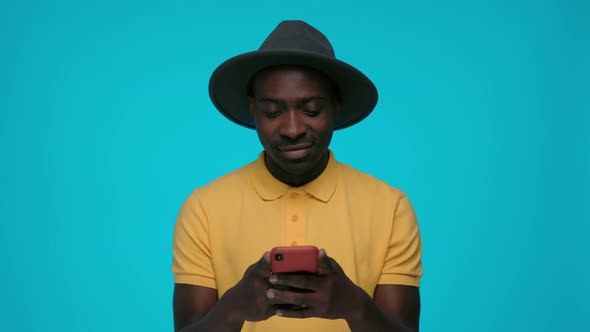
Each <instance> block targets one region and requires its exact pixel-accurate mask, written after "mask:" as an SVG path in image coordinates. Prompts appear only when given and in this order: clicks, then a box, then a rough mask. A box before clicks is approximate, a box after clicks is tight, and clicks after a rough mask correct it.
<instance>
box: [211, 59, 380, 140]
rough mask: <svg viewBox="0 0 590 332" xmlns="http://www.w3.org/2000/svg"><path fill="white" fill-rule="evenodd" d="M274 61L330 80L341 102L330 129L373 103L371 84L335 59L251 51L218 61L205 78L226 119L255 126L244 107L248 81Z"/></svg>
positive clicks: (356, 118)
mask: <svg viewBox="0 0 590 332" xmlns="http://www.w3.org/2000/svg"><path fill="white" fill-rule="evenodd" d="M277 65H301V66H305V67H310V68H313V69H315V70H318V71H320V72H322V73H324V74H325V75H327V76H328V77H330V78H331V79H332V80H333V81H334V83H335V84H336V85H337V86H338V89H339V92H340V100H341V103H342V105H341V111H340V112H339V113H338V115H337V117H336V123H335V125H334V129H343V128H346V127H350V126H352V125H354V124H356V123H358V122H359V121H361V120H363V119H364V118H366V117H367V116H368V115H369V114H370V113H371V112H372V111H373V109H374V108H375V105H376V104H377V99H378V93H377V89H376V88H375V85H374V84H373V82H371V80H369V78H368V77H367V76H365V75H364V74H363V73H361V72H360V71H359V70H358V69H356V68H354V67H353V66H351V65H349V64H347V63H346V62H343V61H340V60H338V59H334V58H330V57H325V56H322V55H318V54H315V53H310V52H298V51H292V50H271V51H254V52H249V53H244V54H241V55H238V56H235V57H233V58H231V59H229V60H227V61H226V62H224V63H222V64H221V65H220V66H219V67H217V69H216V70H215V72H213V74H212V75H211V79H210V80H209V97H210V98H211V101H212V102H213V104H214V105H215V107H216V108H217V109H218V110H219V111H220V112H221V113H222V114H223V115H224V116H225V117H227V118H228V119H229V120H231V121H233V122H235V123H237V124H239V125H242V126H244V127H247V128H252V129H255V128H256V124H255V123H254V119H253V118H252V116H251V115H250V113H249V111H248V96H247V84H248V81H249V80H250V78H251V77H252V76H253V75H254V74H255V73H257V72H258V71H260V70H262V69H264V68H268V67H272V66H277Z"/></svg>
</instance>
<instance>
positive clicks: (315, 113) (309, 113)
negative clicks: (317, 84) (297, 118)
mask: <svg viewBox="0 0 590 332" xmlns="http://www.w3.org/2000/svg"><path fill="white" fill-rule="evenodd" d="M320 112H321V111H320V110H311V109H308V110H304V111H303V113H305V115H307V116H311V117H314V116H317V115H318V114H320Z"/></svg>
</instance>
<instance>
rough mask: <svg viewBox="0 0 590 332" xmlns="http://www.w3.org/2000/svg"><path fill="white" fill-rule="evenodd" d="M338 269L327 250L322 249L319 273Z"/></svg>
mask: <svg viewBox="0 0 590 332" xmlns="http://www.w3.org/2000/svg"><path fill="white" fill-rule="evenodd" d="M335 271H336V269H335V268H334V266H333V265H332V259H330V257H328V254H327V253H326V250H324V249H320V251H319V253H318V274H331V273H334V272H335Z"/></svg>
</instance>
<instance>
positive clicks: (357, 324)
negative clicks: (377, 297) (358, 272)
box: [346, 293, 418, 332]
mask: <svg viewBox="0 0 590 332" xmlns="http://www.w3.org/2000/svg"><path fill="white" fill-rule="evenodd" d="M364 295H365V296H363V298H362V300H361V302H360V303H361V304H360V308H361V311H360V315H359V317H357V318H355V319H350V320H349V319H347V320H346V322H347V323H348V326H349V327H350V330H351V331H352V332H377V331H379V332H381V331H390V332H418V329H417V328H416V330H414V329H412V328H410V327H408V326H407V325H406V324H404V323H403V322H402V321H400V320H396V319H393V318H392V317H389V316H387V315H386V314H385V313H384V312H383V311H382V310H381V309H380V308H379V306H377V304H376V303H375V301H373V299H372V298H371V297H370V296H369V295H368V294H366V293H364Z"/></svg>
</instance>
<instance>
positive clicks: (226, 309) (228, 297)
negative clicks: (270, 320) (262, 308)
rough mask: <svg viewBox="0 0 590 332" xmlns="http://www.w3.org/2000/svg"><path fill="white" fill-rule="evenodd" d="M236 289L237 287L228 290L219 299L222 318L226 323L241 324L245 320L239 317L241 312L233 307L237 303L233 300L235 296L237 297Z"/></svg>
mask: <svg viewBox="0 0 590 332" xmlns="http://www.w3.org/2000/svg"><path fill="white" fill-rule="evenodd" d="M236 287H237V285H236V286H234V287H232V288H230V289H228V290H227V291H226V292H225V294H223V296H222V297H221V298H220V299H219V302H221V303H222V306H223V317H224V320H225V321H226V322H227V323H231V324H234V323H235V324H243V323H244V321H245V320H244V318H243V317H242V315H241V311H240V310H238V309H237V307H236V305H235V304H236V303H238V301H239V299H236V298H235V296H237V295H239V294H237V289H236Z"/></svg>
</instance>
